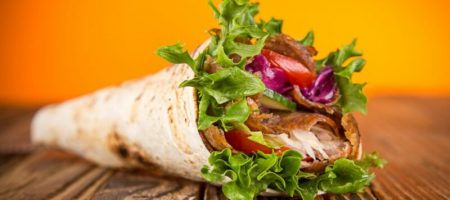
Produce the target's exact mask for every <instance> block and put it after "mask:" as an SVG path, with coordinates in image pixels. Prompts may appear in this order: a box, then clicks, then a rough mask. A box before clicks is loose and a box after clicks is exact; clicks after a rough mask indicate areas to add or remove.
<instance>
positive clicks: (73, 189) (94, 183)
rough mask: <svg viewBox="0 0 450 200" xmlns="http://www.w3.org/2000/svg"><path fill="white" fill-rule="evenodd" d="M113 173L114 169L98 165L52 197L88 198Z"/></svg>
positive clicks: (58, 198) (57, 199)
mask: <svg viewBox="0 0 450 200" xmlns="http://www.w3.org/2000/svg"><path fill="white" fill-rule="evenodd" d="M112 175H113V171H112V170H110V169H106V168H102V167H97V168H94V169H92V170H90V171H89V172H87V173H86V174H84V175H83V176H82V177H80V178H79V179H77V180H76V181H74V182H73V183H72V184H70V185H69V186H68V187H67V188H65V189H64V190H63V191H61V192H58V194H57V195H55V196H53V197H52V198H51V199H54V200H60V199H88V198H91V197H92V195H94V192H95V190H97V189H98V188H99V187H100V186H101V185H102V184H104V183H105V181H107V179H108V178H110V177H111V176H112Z"/></svg>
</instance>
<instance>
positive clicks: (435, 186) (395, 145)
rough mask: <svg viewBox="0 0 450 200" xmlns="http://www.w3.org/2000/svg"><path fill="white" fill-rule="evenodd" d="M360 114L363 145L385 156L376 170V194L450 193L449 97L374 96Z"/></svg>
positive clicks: (407, 196) (438, 195)
mask: <svg viewBox="0 0 450 200" xmlns="http://www.w3.org/2000/svg"><path fill="white" fill-rule="evenodd" d="M369 112H370V113H369V115H367V116H365V117H362V116H358V121H359V122H360V128H361V132H362V134H363V142H364V145H363V146H364V148H365V149H366V151H372V150H377V151H379V152H380V154H381V155H382V156H383V157H384V158H385V159H387V160H388V161H389V164H388V165H387V167H386V168H385V169H382V170H375V172H376V174H377V178H376V179H375V182H374V183H373V186H372V188H373V191H374V194H375V195H376V196H377V197H378V198H380V199H389V198H398V199H448V198H450V190H449V187H448V186H449V185H450V166H449V165H448V163H450V154H449V153H448V152H450V145H448V142H449V141H450V134H449V131H450V123H448V120H449V119H450V99H448V98H442V99H432V100H430V99H427V98H399V97H390V98H377V99H375V100H374V101H373V103H372V104H369Z"/></svg>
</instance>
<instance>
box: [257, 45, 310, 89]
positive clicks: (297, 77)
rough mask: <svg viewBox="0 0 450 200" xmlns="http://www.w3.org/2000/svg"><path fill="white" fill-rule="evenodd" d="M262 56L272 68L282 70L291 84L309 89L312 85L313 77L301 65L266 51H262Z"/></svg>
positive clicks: (291, 59) (288, 58)
mask: <svg viewBox="0 0 450 200" xmlns="http://www.w3.org/2000/svg"><path fill="white" fill-rule="evenodd" d="M262 54H263V55H264V56H265V57H266V58H267V59H268V60H269V62H270V63H271V64H272V65H273V66H275V67H277V68H280V69H282V70H283V71H284V72H285V73H286V75H287V77H288V79H289V81H290V82H291V83H292V84H294V85H299V86H300V87H309V86H311V85H312V83H313V81H314V79H315V76H314V74H313V73H312V72H310V71H309V70H308V68H306V67H305V66H304V65H303V64H302V63H300V62H298V61H296V60H294V59H293V58H290V57H287V56H284V55H281V54H279V53H276V52H274V51H271V50H267V49H264V50H263V51H262Z"/></svg>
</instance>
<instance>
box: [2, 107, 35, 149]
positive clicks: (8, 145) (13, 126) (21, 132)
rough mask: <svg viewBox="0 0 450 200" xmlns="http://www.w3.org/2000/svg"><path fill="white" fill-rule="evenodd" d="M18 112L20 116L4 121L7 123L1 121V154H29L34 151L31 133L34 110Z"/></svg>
mask: <svg viewBox="0 0 450 200" xmlns="http://www.w3.org/2000/svg"><path fill="white" fill-rule="evenodd" d="M17 112H19V113H20V114H17V115H16V116H15V117H13V118H8V119H3V120H7V122H5V121H3V123H2V121H0V154H17V153H29V152H31V150H32V146H31V142H30V134H29V133H30V125H31V120H32V118H33V116H34V110H26V111H20V110H19V111H17ZM0 115H1V114H0Z"/></svg>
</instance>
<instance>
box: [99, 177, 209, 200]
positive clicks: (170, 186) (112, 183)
mask: <svg viewBox="0 0 450 200" xmlns="http://www.w3.org/2000/svg"><path fill="white" fill-rule="evenodd" d="M200 188H201V183H197V182H192V181H188V180H184V179H180V178H170V177H158V176H154V175H152V174H149V173H148V172H141V171H139V172H134V173H132V172H126V171H121V172H118V173H117V174H115V175H114V176H112V177H111V178H110V179H109V180H108V181H107V182H106V183H105V184H104V186H103V187H102V188H101V189H100V190H99V191H98V192H97V193H96V194H95V195H94V196H93V199H94V200H103V199H105V200H106V199H108V200H109V199H200Z"/></svg>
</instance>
